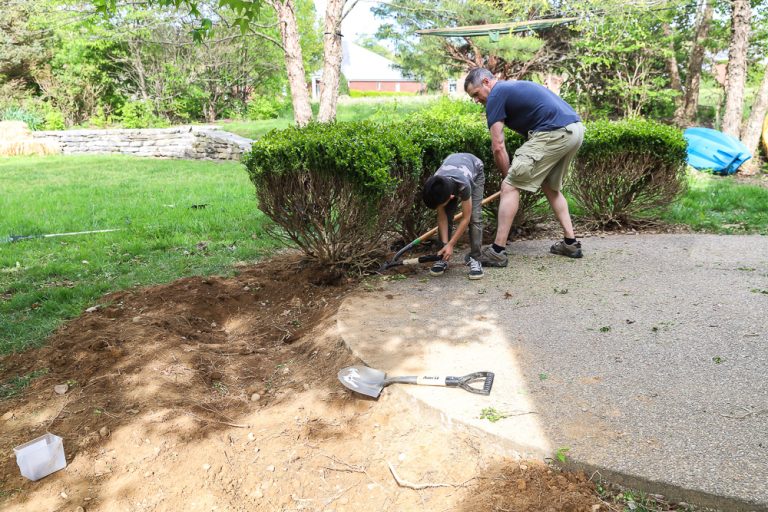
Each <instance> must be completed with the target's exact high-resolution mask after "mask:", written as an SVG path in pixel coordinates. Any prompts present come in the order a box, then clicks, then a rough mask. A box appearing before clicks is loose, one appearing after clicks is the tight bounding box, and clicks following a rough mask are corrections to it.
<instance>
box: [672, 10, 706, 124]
mask: <svg viewBox="0 0 768 512" xmlns="http://www.w3.org/2000/svg"><path fill="white" fill-rule="evenodd" d="M702 8H703V9H704V11H703V12H702V14H701V17H700V18H699V20H698V23H697V24H696V36H695V37H694V39H693V48H691V57H690V60H689V61H688V74H687V76H686V78H685V95H684V96H683V100H682V102H680V106H679V107H678V109H677V111H676V112H675V124H676V125H677V126H680V127H682V128H685V127H687V126H689V125H690V124H691V123H693V119H694V117H695V116H696V110H697V109H698V108H699V87H700V85H701V65H702V64H703V63H704V40H705V39H706V38H707V35H708V34H709V24H710V22H711V21H712V2H711V1H710V0H704V4H703V5H702Z"/></svg>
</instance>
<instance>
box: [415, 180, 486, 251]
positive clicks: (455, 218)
mask: <svg viewBox="0 0 768 512" xmlns="http://www.w3.org/2000/svg"><path fill="white" fill-rule="evenodd" d="M500 195H501V190H499V191H498V192H494V193H493V194H491V195H489V196H488V197H486V198H485V199H483V200H482V202H481V203H480V204H481V205H482V206H485V205H486V204H488V203H490V202H491V201H493V200H495V199H496V198H497V197H499V196H500ZM462 217H464V212H459V213H457V214H456V215H454V216H453V221H454V222H456V221H457V220H461V218H462ZM435 233H437V227H434V228H432V229H430V230H429V231H427V232H426V233H424V234H423V235H421V236H420V237H419V238H417V239H416V240H418V241H419V242H421V241H422V240H426V239H427V238H429V237H431V236H433V235H434V234H435ZM416 240H414V242H415V241H416Z"/></svg>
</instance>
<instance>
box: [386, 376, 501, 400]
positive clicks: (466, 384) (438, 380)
mask: <svg viewBox="0 0 768 512" xmlns="http://www.w3.org/2000/svg"><path fill="white" fill-rule="evenodd" d="M493 378H494V374H493V372H475V373H470V374H468V375H464V376H463V377H451V376H443V375H421V376H418V377H416V376H404V377H389V378H387V380H385V381H384V386H389V385H390V384H418V385H419V386H445V387H449V388H461V389H463V390H465V391H469V392H470V393H475V394H477V395H490V394H491V388H492V387H493ZM479 380H482V381H483V385H482V388H478V387H475V386H472V385H471V384H472V383H473V382H476V381H479Z"/></svg>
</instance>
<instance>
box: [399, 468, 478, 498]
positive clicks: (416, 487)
mask: <svg viewBox="0 0 768 512" xmlns="http://www.w3.org/2000/svg"><path fill="white" fill-rule="evenodd" d="M387 466H389V471H390V472H391V473H392V476H393V477H394V478H395V482H397V485H399V486H400V487H407V488H409V489H414V490H416V491H420V490H422V489H430V488H434V487H464V486H465V485H467V482H469V481H471V480H474V479H475V477H472V478H470V479H469V480H466V481H465V482H462V483H460V484H443V483H440V484H433V483H429V484H414V483H411V482H409V481H407V480H403V479H402V478H400V475H398V474H397V471H395V468H394V466H392V463H391V462H387Z"/></svg>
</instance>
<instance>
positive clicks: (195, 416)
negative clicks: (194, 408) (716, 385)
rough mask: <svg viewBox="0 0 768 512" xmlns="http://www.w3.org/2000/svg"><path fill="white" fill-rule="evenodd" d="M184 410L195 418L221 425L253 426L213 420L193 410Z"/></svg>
mask: <svg viewBox="0 0 768 512" xmlns="http://www.w3.org/2000/svg"><path fill="white" fill-rule="evenodd" d="M184 412H185V413H186V414H187V415H189V416H192V417H193V418H195V419H196V420H198V421H204V422H208V423H220V424H221V425H227V426H230V427H235V428H251V426H250V425H241V424H239V423H230V422H228V421H220V420H211V419H208V418H201V417H200V416H198V415H197V414H195V413H193V412H189V411H184Z"/></svg>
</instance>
